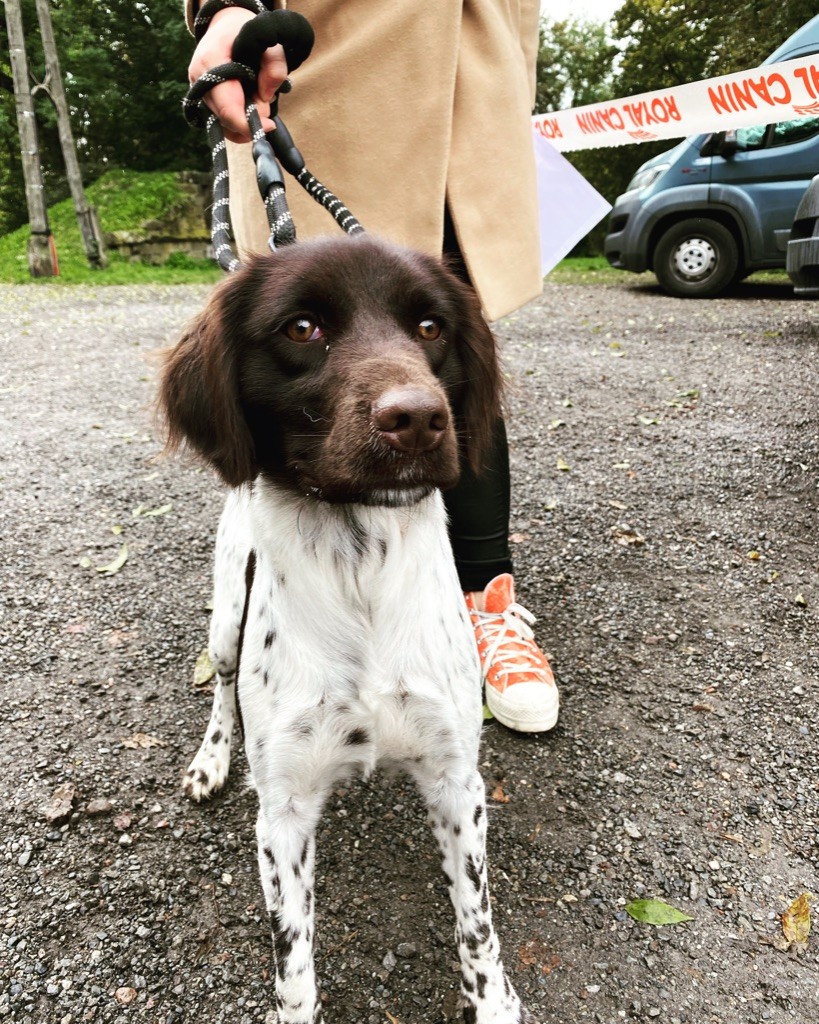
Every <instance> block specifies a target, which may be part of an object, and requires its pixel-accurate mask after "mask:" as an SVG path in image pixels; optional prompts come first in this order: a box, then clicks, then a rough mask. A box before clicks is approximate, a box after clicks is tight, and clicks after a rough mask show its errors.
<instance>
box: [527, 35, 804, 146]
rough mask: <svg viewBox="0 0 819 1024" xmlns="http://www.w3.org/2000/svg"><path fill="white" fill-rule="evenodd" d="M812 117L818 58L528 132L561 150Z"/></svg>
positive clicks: (538, 119) (599, 108) (544, 121)
mask: <svg viewBox="0 0 819 1024" xmlns="http://www.w3.org/2000/svg"><path fill="white" fill-rule="evenodd" d="M811 115H815V116H819V57H817V55H816V54H813V55H812V56H810V57H800V58H799V59H798V60H788V61H783V62H782V63H780V64H766V65H763V66H762V67H759V68H754V69H753V70H751V71H741V72H739V73H738V74H735V75H721V76H720V77H719V78H709V79H706V80H705V81H703V82H692V83H690V84H689V85H681V86H678V87H677V88H675V89H659V90H657V91H656V92H645V93H641V94H640V95H639V96H628V97H626V98H625V99H622V100H608V101H606V102H604V103H591V104H589V105H588V106H585V107H574V108H573V109H571V110H559V111H557V112H556V113H553V114H536V115H535V116H534V117H533V118H532V127H533V129H534V131H535V132H536V133H538V134H540V135H542V136H544V137H545V138H547V139H548V140H549V141H550V142H551V143H552V145H553V146H555V148H556V149H559V150H560V151H561V152H564V153H566V152H573V151H575V150H579V149H598V148H600V147H603V146H625V145H627V144H628V143H631V142H649V141H653V140H654V139H679V138H682V137H684V136H686V135H699V134H704V133H706V132H717V131H723V130H724V129H728V128H750V127H752V126H753V125H757V124H772V123H774V122H776V121H787V120H790V119H791V118H797V117H808V116H811Z"/></svg>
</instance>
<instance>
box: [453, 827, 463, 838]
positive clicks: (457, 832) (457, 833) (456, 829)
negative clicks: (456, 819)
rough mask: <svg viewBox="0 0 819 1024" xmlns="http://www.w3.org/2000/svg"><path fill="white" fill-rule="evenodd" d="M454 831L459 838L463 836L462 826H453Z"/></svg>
mask: <svg viewBox="0 0 819 1024" xmlns="http://www.w3.org/2000/svg"><path fill="white" fill-rule="evenodd" d="M452 831H453V832H454V833H455V835H456V836H459V835H460V834H461V826H460V825H453V826H452Z"/></svg>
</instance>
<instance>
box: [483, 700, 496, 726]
mask: <svg viewBox="0 0 819 1024" xmlns="http://www.w3.org/2000/svg"><path fill="white" fill-rule="evenodd" d="M494 717H495V716H494V715H493V714H492V712H491V711H490V710H489V705H488V704H484V706H483V720H484V722H489V721H491V720H492V719H493V718H494Z"/></svg>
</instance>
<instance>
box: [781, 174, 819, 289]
mask: <svg viewBox="0 0 819 1024" xmlns="http://www.w3.org/2000/svg"><path fill="white" fill-rule="evenodd" d="M786 259H787V265H786V267H787V271H788V277H789V278H790V279H791V281H793V290H794V293H795V294H796V295H800V296H802V297H803V298H806V299H819V174H818V175H817V176H816V177H815V178H814V179H813V181H812V182H811V183H810V185H809V186H808V188H807V191H806V192H805V195H804V196H803V197H802V201H801V202H800V204H799V208H798V209H797V211H796V216H795V218H794V221H793V229H792V231H791V238H790V241H789V242H788V249H787V257H786Z"/></svg>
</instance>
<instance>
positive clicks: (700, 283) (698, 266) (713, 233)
mask: <svg viewBox="0 0 819 1024" xmlns="http://www.w3.org/2000/svg"><path fill="white" fill-rule="evenodd" d="M738 270H739V252H738V250H737V243H736V241H735V240H734V236H733V235H732V234H731V232H730V231H729V230H728V228H726V227H723V225H722V224H719V223H718V222H717V221H715V220H708V219H707V218H705V217H692V218H691V219H690V220H683V221H680V222H679V223H678V224H674V225H673V226H672V227H670V228H669V229H668V231H666V233H665V234H664V235H663V236H662V238H661V239H660V241H659V242H658V243H657V248H656V249H655V250H654V273H655V274H656V275H657V280H658V281H659V282H660V285H661V286H662V287H663V288H664V289H665V291H667V292H669V293H670V294H671V295H679V296H680V297H681V298H699V299H710V298H711V296H712V295H719V293H720V292H722V291H725V289H726V288H727V287H728V286H729V285H730V284H731V282H732V281H734V280H735V277H736V274H737V272H738Z"/></svg>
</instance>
